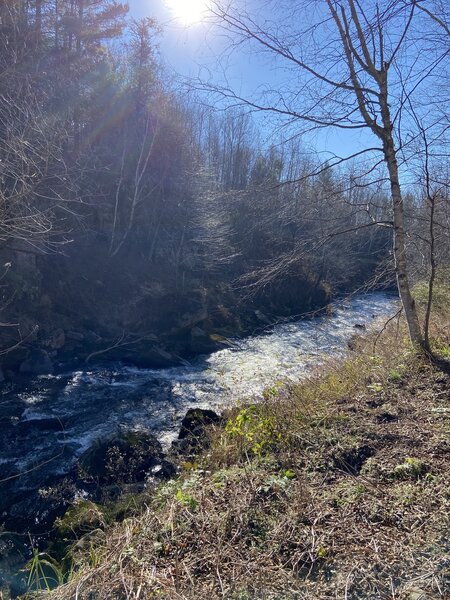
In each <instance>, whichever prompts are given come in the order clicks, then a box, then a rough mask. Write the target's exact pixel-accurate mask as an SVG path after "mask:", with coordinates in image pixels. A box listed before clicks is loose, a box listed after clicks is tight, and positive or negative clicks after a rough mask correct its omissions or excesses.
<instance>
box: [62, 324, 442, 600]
mask: <svg viewBox="0 0 450 600" xmlns="http://www.w3.org/2000/svg"><path fill="white" fill-rule="evenodd" d="M447 320H448V319H447ZM446 322H447V321H445V320H443V319H442V318H441V319H439V320H438V321H437V322H436V324H435V325H436V327H435V335H436V339H437V341H438V344H439V347H440V348H441V349H443V351H444V353H445V352H448V343H449V341H450V340H449V338H448V335H449V332H448V327H447V329H442V328H440V325H441V324H445V323H446ZM352 346H353V355H352V356H351V357H350V358H349V359H348V360H346V361H344V362H342V363H341V364H339V365H336V364H334V365H332V364H329V365H328V366H327V374H326V375H317V376H312V377H310V378H309V379H308V381H305V382H303V383H301V384H298V385H292V386H289V387H279V386H273V387H272V388H270V389H268V390H267V391H266V394H265V402H264V403H262V404H261V405H244V406H242V407H241V408H236V409H235V410H234V411H233V412H232V413H231V414H229V415H228V418H227V422H226V425H225V427H223V426H216V427H211V429H210V433H209V443H208V444H207V445H206V446H207V447H206V448H204V449H203V451H202V452H200V453H199V454H198V455H197V456H190V457H189V459H188V460H187V459H186V460H185V461H184V463H183V462H182V463H181V468H182V470H181V473H180V474H179V476H178V477H177V478H176V479H173V480H171V481H169V482H168V483H166V484H162V485H161V486H160V487H158V488H157V490H156V491H155V492H153V493H150V494H147V495H146V494H144V495H140V496H139V498H135V504H134V506H136V503H138V504H140V505H141V507H142V505H144V508H140V509H133V508H131V509H130V510H129V511H128V513H127V514H126V516H127V518H125V519H124V520H123V521H122V522H121V523H117V524H115V525H112V526H107V527H104V526H103V525H102V522H104V519H103V521H102V517H101V515H102V508H101V507H96V508H95V511H98V512H96V514H97V518H96V519H93V522H92V527H91V531H90V532H87V533H85V534H84V536H82V537H81V538H80V539H79V540H78V541H77V542H76V543H75V544H74V545H73V547H72V549H71V551H70V559H71V561H72V570H71V575H70V581H69V582H68V583H67V584H66V585H65V586H63V587H60V588H59V589H57V590H56V591H54V592H53V593H52V594H50V597H51V598H52V599H53V598H54V599H57V600H66V599H73V598H75V597H76V598H78V599H80V600H81V599H85V598H90V599H95V600H102V599H105V600H106V599H108V600H111V599H114V598H136V599H137V598H152V597H155V598H157V597H158V598H167V599H172V598H173V599H175V598H177V599H178V598H186V599H194V598H195V599H206V598H208V599H212V598H230V599H231V598H233V599H237V598H239V599H247V598H255V599H256V598H258V599H260V598H267V599H272V598H273V599H275V598H280V599H281V598H282V599H285V598H287V599H290V598H305V599H308V600H309V599H313V598H314V599H321V598H324V599H325V598H330V597H337V598H355V599H356V598H367V599H373V600H375V599H379V598H395V599H399V600H400V599H408V600H413V599H414V600H418V599H419V598H448V593H449V589H450V587H449V584H450V581H449V564H450V546H449V542H448V539H449V537H448V531H449V512H450V511H449V509H450V496H449V493H448V490H449V485H450V476H449V469H448V460H449V456H450V445H449V441H448V439H449V438H448V434H449V411H450V404H449V400H450V380H449V377H448V376H447V375H445V374H442V373H441V372H439V371H437V370H435V369H434V368H433V367H431V366H430V365H429V364H426V363H424V362H423V361H421V360H419V359H418V358H417V357H416V356H415V355H414V354H413V353H412V352H411V350H410V349H409V348H408V345H407V344H406V343H405V341H404V331H403V329H402V326H401V325H398V324H397V323H396V322H394V321H393V322H391V324H390V326H389V327H387V328H386V329H385V330H384V331H383V333H382V334H381V335H378V334H377V335H372V336H369V337H367V338H365V339H361V338H358V339H356V338H355V339H354V340H353V344H352ZM446 348H447V350H445V349H446ZM93 508H94V507H91V511H92V510H93ZM91 514H92V513H91ZM121 516H122V517H123V516H124V514H122V515H121ZM84 527H85V528H86V527H87V529H89V525H88V519H86V518H85V520H84ZM74 529H75V527H74ZM78 531H80V530H78ZM85 531H86V529H85Z"/></svg>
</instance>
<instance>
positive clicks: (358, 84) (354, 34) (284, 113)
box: [208, 0, 450, 347]
mask: <svg viewBox="0 0 450 600" xmlns="http://www.w3.org/2000/svg"><path fill="white" fill-rule="evenodd" d="M275 4H276V6H275ZM235 5H237V3H233V2H227V3H222V2H220V1H216V2H214V5H213V9H212V12H213V14H214V16H215V18H217V19H218V22H219V24H220V26H221V27H223V28H225V29H226V31H227V32H228V33H229V34H230V35H231V36H233V40H234V41H233V42H232V43H235V44H239V46H240V47H242V44H244V43H250V44H251V45H256V47H257V48H258V49H259V51H262V52H264V53H266V54H267V55H268V56H269V57H270V58H271V59H273V60H274V61H275V63H276V65H277V67H278V68H279V70H280V72H282V69H285V70H286V71H287V72H288V74H289V75H290V77H291V79H290V82H289V83H286V84H284V85H281V86H278V87H277V89H274V88H271V87H270V86H268V87H267V88H266V89H265V90H264V93H263V94H262V95H260V96H259V97H256V96H255V97H250V96H244V95H242V94H238V93H236V92H235V91H234V90H233V89H232V88H230V87H228V86H227V87H223V86H217V85H213V86H208V87H209V88H210V89H213V90H214V91H216V92H218V93H219V94H221V96H222V97H225V98H227V99H229V100H230V101H231V102H232V104H236V103H242V104H245V105H246V106H247V107H249V108H250V109H252V110H255V111H264V112H266V113H269V114H272V115H275V116H277V117H281V118H283V119H284V120H285V121H287V122H288V123H289V124H291V125H294V126H296V127H297V128H298V132H299V133H306V132H312V131H317V130H321V129H324V128H327V129H328V128H333V129H335V130H338V131H345V130H367V131H368V132H369V134H371V135H372V136H373V137H374V138H375V139H376V141H377V142H378V144H377V145H376V146H374V147H372V146H370V145H368V147H367V148H365V149H364V150H362V151H361V152H360V153H359V155H360V156H363V155H364V154H365V155H366V157H369V159H370V161H371V162H372V164H373V165H376V164H377V161H378V160H379V159H377V156H376V155H377V154H379V155H380V156H381V158H382V160H383V161H384V163H385V167H386V173H387V180H388V182H389V186H390V198H391V212H392V222H391V225H392V227H393V232H394V236H393V240H394V243H393V255H394V259H395V271H396V277H397V285H398V290H399V294H400V297H401V301H402V305H403V309H404V313H405V316H406V321H407V325H408V330H409V335H410V338H411V341H412V342H413V343H414V344H415V345H417V346H420V347H425V343H424V337H423V333H422V330H421V327H420V323H419V318H418V314H417V310H416V306H415V303H414V300H413V297H412V294H411V286H410V280H409V273H408V261H407V234H406V230H405V218H404V201H403V196H402V186H401V167H402V164H403V163H404V162H405V158H407V156H408V154H407V153H408V148H409V146H411V145H412V144H411V138H414V137H416V136H415V134H414V133H411V131H412V129H411V120H409V121H408V122H407V123H405V122H404V121H402V119H405V113H404V111H403V107H404V106H405V105H407V104H408V103H411V102H414V101H415V99H416V98H417V96H418V95H419V94H420V93H423V90H424V87H425V86H426V85H432V80H433V78H436V77H437V75H438V73H439V75H441V76H442V75H445V65H446V61H447V60H448V55H449V52H450V46H449V43H448V41H447V42H446V43H444V44H441V45H440V46H434V47H432V48H430V46H429V45H428V44H427V43H426V41H425V37H424V36H423V35H422V37H419V35H418V32H419V31H420V33H421V34H423V28H424V27H427V28H428V29H429V28H432V27H435V28H437V29H439V31H441V32H444V31H446V28H448V26H447V23H446V21H445V19H443V18H442V17H441V16H436V15H434V13H432V12H431V11H430V10H429V9H428V8H427V7H425V6H423V3H422V2H418V1H417V0H394V1H392V0H386V1H382V2H375V1H371V0H369V1H367V2H366V1H365V2H364V3H361V2H359V1H358V0H314V1H310V2H294V3H292V2H289V3H286V2H276V3H273V2H266V3H264V9H263V10H262V11H261V19H260V21H258V19H257V17H253V16H252V15H250V14H248V13H245V12H242V10H241V11H239V12H238V10H237V7H236V6H235ZM273 15H275V17H274V16H273ZM277 17H278V18H277ZM430 17H431V18H430ZM274 18H275V19H276V21H274ZM441 37H442V35H441ZM293 82H295V83H293ZM405 120H406V119H405ZM405 125H407V126H408V134H409V137H406V135H405ZM417 135H419V134H417ZM347 158H349V157H339V159H338V160H339V161H343V160H346V159H347ZM404 168H405V167H404ZM369 171H370V167H369ZM376 224H377V222H376V221H375V220H374V221H373V225H376ZM384 224H385V223H384Z"/></svg>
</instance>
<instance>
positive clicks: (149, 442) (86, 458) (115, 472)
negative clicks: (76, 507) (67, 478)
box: [78, 431, 164, 485]
mask: <svg viewBox="0 0 450 600" xmlns="http://www.w3.org/2000/svg"><path fill="white" fill-rule="evenodd" d="M163 461H164V455H163V451H162V446H161V444H160V442H159V441H158V440H157V439H156V437H155V436H153V435H151V434H150V433H147V432H141V431H127V432H124V433H121V434H119V435H117V436H115V437H113V438H109V439H106V440H102V441H100V442H97V443H96V444H95V445H94V446H93V447H92V448H90V449H89V450H88V451H87V452H86V453H85V454H84V455H83V456H82V457H81V459H80V461H79V465H78V470H79V474H80V478H81V479H83V480H86V479H87V480H89V479H95V480H96V481H97V482H98V483H99V484H100V485H105V484H106V485H108V484H115V483H119V484H120V483H135V482H138V481H143V480H144V479H145V477H146V476H147V474H148V473H150V472H151V469H152V468H154V467H156V466H157V465H161V464H162V462H163Z"/></svg>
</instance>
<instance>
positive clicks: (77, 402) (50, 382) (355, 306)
mask: <svg viewBox="0 0 450 600" xmlns="http://www.w3.org/2000/svg"><path fill="white" fill-rule="evenodd" d="M397 303H398V299H397V298H396V297H395V296H394V295H390V294H386V293H381V292H380V293H370V294H364V295H359V296H354V297H353V298H351V299H349V300H345V301H341V302H336V303H335V304H334V305H333V309H332V311H330V312H328V313H327V314H326V315H321V316H317V317H314V318H307V319H300V320H297V321H291V322H286V323H282V324H278V325H275V326H273V327H271V328H268V329H267V330H265V331H261V332H260V333H258V334H255V335H253V336H250V337H248V338H245V339H233V340H229V345H228V346H227V347H225V348H224V349H223V350H220V351H218V352H214V353H213V354H210V355H208V356H201V357H197V358H196V359H195V360H193V361H192V362H191V363H189V364H185V365H183V366H177V367H173V368H168V369H157V370H152V369H138V368H133V367H130V366H125V365H120V364H115V365H107V366H101V365H100V366H96V367H92V368H83V369H76V370H69V369H66V370H63V371H62V372H60V373H58V374H56V375H52V376H40V377H37V378H35V379H33V380H31V381H30V382H29V384H27V386H26V387H25V388H22V389H21V391H20V392H17V390H14V389H8V386H6V387H5V389H4V390H3V392H2V396H1V398H0V427H1V433H2V435H1V437H0V495H1V494H2V493H3V494H7V493H8V494H9V493H10V491H12V488H11V485H13V486H14V493H15V494H17V492H21V493H24V492H26V490H27V489H28V490H31V489H33V488H34V489H36V488H37V487H39V486H40V485H42V483H44V482H45V481H46V480H48V479H49V477H55V476H58V475H60V474H62V473H64V472H67V471H68V470H69V469H70V467H71V466H72V465H73V464H74V462H75V461H76V460H77V458H78V457H79V456H80V454H82V453H83V452H84V451H85V450H86V449H87V448H88V447H89V446H91V444H92V443H93V442H94V441H95V440H96V439H99V438H102V437H105V436H108V435H111V433H113V432H114V431H115V430H117V429H119V428H122V427H126V428H131V429H145V430H150V431H151V432H152V433H155V434H156V435H157V436H158V437H159V438H160V439H161V441H162V442H163V444H166V445H168V444H169V443H170V441H171V440H172V439H174V438H175V437H176V435H177V432H178V429H179V426H180V422H181V419H182V418H183V416H184V414H185V413H186V411H187V409H188V408H191V407H200V408H212V409H219V408H221V407H225V406H229V405H230V404H232V403H236V402H239V401H244V400H248V399H250V398H253V399H255V400H258V399H259V398H261V395H262V392H263V390H264V389H265V388H267V387H268V386H271V385H273V384H274V383H276V382H278V381H284V382H295V381H299V380H300V379H301V378H302V377H305V375H307V374H308V373H311V372H312V370H313V369H317V367H318V366H320V365H321V364H322V363H323V362H324V361H325V360H327V359H328V358H329V357H330V356H331V357H341V356H343V355H345V353H346V352H347V351H348V346H347V343H348V341H349V339H350V338H351V337H352V336H353V335H354V334H355V332H356V331H359V330H358V329H356V328H355V327H357V326H358V325H364V327H365V328H366V329H367V330H370V329H373V328H376V327H380V324H381V323H382V322H383V320H385V319H386V317H387V316H389V315H392V314H393V313H394V312H395V309H396V307H397ZM18 474H20V476H19V477H17V475H18ZM2 480H7V481H2ZM2 488H3V490H2ZM3 504H5V503H4V502H3ZM3 509H4V506H3ZM1 520H2V519H1V516H0V523H1ZM0 558H1V557H0ZM1 568H2V567H1V560H0V576H1ZM0 579H1V577H0Z"/></svg>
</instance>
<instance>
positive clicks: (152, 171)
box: [0, 0, 449, 372]
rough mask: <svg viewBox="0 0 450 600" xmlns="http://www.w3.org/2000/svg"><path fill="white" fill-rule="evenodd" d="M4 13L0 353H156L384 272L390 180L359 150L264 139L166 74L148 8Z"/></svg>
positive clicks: (417, 201) (238, 110)
mask: <svg viewBox="0 0 450 600" xmlns="http://www.w3.org/2000/svg"><path fill="white" fill-rule="evenodd" d="M1 11H2V13H1V51H0V60H1V66H0V69H1V72H0V73H1V74H0V86H1V95H0V102H1V104H0V115H1V120H0V123H1V138H0V144H1V154H2V159H1V162H2V165H1V183H2V185H1V201H2V219H1V227H2V230H1V231H2V234H1V240H2V248H1V253H2V264H3V265H4V266H3V273H2V298H3V300H2V302H3V306H2V312H3V315H2V322H3V323H2V327H1V337H2V349H3V350H2V352H3V357H4V359H3V360H4V367H3V370H4V371H5V370H6V371H9V370H12V371H14V370H15V369H17V368H18V367H20V365H22V369H23V371H25V372H26V371H27V369H28V370H31V371H32V372H33V371H36V370H37V371H39V370H42V369H44V370H45V368H46V367H45V365H46V364H47V368H48V366H49V365H50V362H51V360H52V358H51V357H49V356H48V354H49V351H50V353H52V352H55V351H58V354H59V355H60V356H62V357H66V358H67V357H70V356H73V355H80V356H81V357H82V358H83V359H85V358H86V357H88V356H89V355H90V354H92V353H97V352H99V353H100V354H99V355H98V356H101V357H102V358H106V359H109V358H112V359H118V358H119V359H126V360H128V359H129V360H131V361H133V359H134V360H135V361H136V362H139V364H147V365H151V364H155V365H163V364H165V363H167V362H171V361H172V360H173V358H172V359H171V358H170V356H169V355H170V354H175V355H176V356H179V355H180V356H187V355H189V354H191V353H194V354H195V353H196V352H199V351H205V350H209V349H211V348H213V347H214V342H213V341H212V340H211V339H210V335H211V334H215V335H217V336H219V335H220V336H227V335H230V334H232V335H240V334H242V333H245V332H249V331H252V330H253V329H255V327H257V326H258V317H257V316H255V311H258V312H257V313H256V315H260V316H261V313H262V315H265V316H266V317H267V319H269V320H273V321H276V320H277V319H278V318H280V317H288V316H292V315H299V314H302V313H306V312H308V311H311V310H314V309H317V308H320V307H323V306H325V305H326V304H327V303H328V302H329V300H330V299H331V297H332V296H333V295H336V294H339V293H342V292H347V291H351V290H355V289H357V288H359V287H363V286H365V285H367V284H371V283H373V284H375V285H384V286H392V283H393V280H394V276H393V260H392V253H391V246H392V228H389V227H376V226H374V227H372V226H371V225H373V224H376V223H383V222H384V224H388V222H389V219H390V217H389V211H390V208H389V207H390V200H389V186H388V185H387V183H386V179H385V178H384V177H383V176H379V175H380V174H379V173H377V175H378V176H377V177H372V175H371V173H366V171H367V163H363V164H359V163H358V162H357V160H356V159H355V160H352V161H348V162H343V163H342V164H340V161H336V160H330V161H328V162H327V163H326V164H324V163H323V162H321V160H320V159H319V157H318V155H317V156H314V155H313V154H311V153H310V152H305V151H304V148H303V147H302V138H301V136H299V135H298V136H295V137H293V138H292V139H287V140H283V138H282V137H281V136H279V138H278V139H276V140H273V141H272V143H270V144H269V145H267V144H264V143H263V141H261V140H262V139H263V136H262V135H261V132H260V131H259V130H258V122H257V121H255V116H254V115H253V114H252V113H251V112H250V111H248V110H246V106H245V103H244V104H242V105H241V106H240V107H239V106H235V107H232V108H230V109H228V110H224V108H223V106H218V108H217V109H216V110H213V108H211V106H212V104H213V103H212V102H209V106H207V104H208V103H206V102H202V101H201V99H200V98H199V96H198V92H193V93H191V94H186V93H182V92H180V90H179V88H178V89H176V88H175V86H174V85H173V84H171V82H170V79H169V77H168V75H167V73H165V72H164V69H163V67H162V66H161V57H160V55H159V53H158V35H159V33H158V27H159V26H158V24H157V23H156V22H155V21H154V20H152V19H151V18H150V17H148V18H144V19H142V20H140V21H136V20H133V19H131V17H129V16H128V14H127V12H128V7H127V5H125V4H122V3H118V2H113V1H109V0H103V1H87V2H82V3H79V2H73V1H69V0H68V1H67V2H66V1H64V0H58V1H56V2H55V1H48V2H46V1H42V2H39V1H35V2H28V1H23V2H19V1H14V2H11V1H8V2H6V3H3V5H2V8H1ZM194 87H195V86H194V85H193V86H192V88H193V89H194ZM191 91H192V90H191ZM214 91H215V92H217V90H212V91H211V94H212V93H213V92H214ZM196 94H197V95H196ZM443 128H444V134H443V135H444V137H445V127H444V126H443ZM433 135H434V130H433ZM430 136H431V134H430ZM433 142H435V139H434V138H433ZM441 142H442V140H441ZM429 145H430V147H431V146H432V145H433V144H432V143H431V140H430V143H429ZM441 145H442V143H441ZM430 153H431V150H430ZM436 154H437V153H436ZM416 162H417V161H416ZM428 162H429V164H428V168H429V169H430V170H431V172H430V174H429V177H431V184H430V185H431V188H430V189H429V190H428V195H427V189H426V184H425V175H424V172H423V169H422V172H421V171H420V169H417V168H416V169H415V171H414V174H413V175H414V179H415V181H414V185H409V186H408V189H407V190H406V192H405V194H406V195H405V210H406V212H407V223H408V224H407V227H408V232H409V233H408V235H410V236H411V241H410V243H409V250H408V252H410V253H411V261H412V263H413V264H412V265H411V272H412V275H411V276H412V277H413V278H414V277H415V278H416V279H417V278H419V277H421V276H423V274H424V273H426V272H427V269H429V258H428V255H429V251H428V246H429V239H428V238H429V231H428V230H429V227H428V225H427V222H428V221H429V216H430V210H431V203H430V199H429V196H430V194H431V195H433V198H434V197H435V196H436V206H435V205H434V204H433V207H432V210H433V212H434V217H433V218H434V220H435V221H436V222H438V223H439V225H438V226H436V227H435V236H436V241H435V244H434V246H435V249H436V252H438V253H439V259H436V260H439V261H441V262H442V261H445V260H447V259H448V250H447V249H448V246H449V245H448V227H447V225H448V219H449V212H448V196H447V182H446V180H445V173H446V168H447V166H446V163H445V159H444V158H442V157H441V153H439V158H438V159H434V155H433V157H432V156H431V154H430V157H429V161H428ZM336 163H337V164H336ZM441 255H442V257H441ZM266 313H267V314H266ZM262 318H263V319H264V316H263V317H262ZM193 330H194V334H193V335H192V331H193ZM30 348H31V349H32V350H33V352H34V354H33V357H34V358H33V359H31V362H30V361H28V360H27V359H28V357H29V354H30ZM95 355H96V356H97V354H95ZM49 361H50V362H49Z"/></svg>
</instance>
